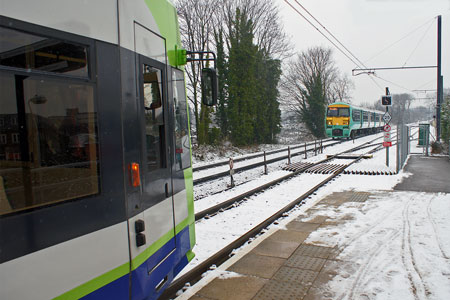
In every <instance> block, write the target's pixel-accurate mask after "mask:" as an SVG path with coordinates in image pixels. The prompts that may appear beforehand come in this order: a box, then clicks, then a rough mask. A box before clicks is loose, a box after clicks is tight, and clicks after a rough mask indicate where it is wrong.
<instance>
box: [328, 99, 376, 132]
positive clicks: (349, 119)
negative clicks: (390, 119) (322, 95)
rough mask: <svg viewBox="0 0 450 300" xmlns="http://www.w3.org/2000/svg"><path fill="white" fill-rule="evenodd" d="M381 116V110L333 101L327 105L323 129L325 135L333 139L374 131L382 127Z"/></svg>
mask: <svg viewBox="0 0 450 300" xmlns="http://www.w3.org/2000/svg"><path fill="white" fill-rule="evenodd" d="M382 116H383V112H382V111H376V110H371V109H367V108H361V107H357V106H354V105H351V104H349V103H345V102H335V103H332V104H329V105H328V107H327V112H326V118H325V131H326V134H327V136H328V137H331V138H333V139H335V138H338V139H342V138H347V139H348V138H354V137H355V136H357V135H361V134H371V133H376V132H379V131H381V129H382V128H383V120H382Z"/></svg>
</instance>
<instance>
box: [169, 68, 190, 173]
mask: <svg viewBox="0 0 450 300" xmlns="http://www.w3.org/2000/svg"><path fill="white" fill-rule="evenodd" d="M172 80H173V98H174V99H173V103H174V109H175V164H176V169H177V170H182V169H186V168H187V167H190V166H191V158H190V147H189V143H190V142H189V135H188V131H189V127H188V116H187V104H186V92H185V86H184V76H183V72H182V71H180V70H175V69H174V70H173V73H172Z"/></svg>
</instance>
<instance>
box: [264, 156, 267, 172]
mask: <svg viewBox="0 0 450 300" xmlns="http://www.w3.org/2000/svg"><path fill="white" fill-rule="evenodd" d="M264 174H266V175H267V161H266V151H264Z"/></svg>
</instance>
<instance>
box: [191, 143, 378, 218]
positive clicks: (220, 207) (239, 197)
mask: <svg viewBox="0 0 450 300" xmlns="http://www.w3.org/2000/svg"><path fill="white" fill-rule="evenodd" d="M379 138H381V137H378V138H376V139H373V140H371V141H368V142H366V143H364V144H362V145H359V146H357V147H354V148H351V149H349V150H345V151H343V152H341V153H337V154H334V155H332V156H330V157H327V158H325V159H323V160H320V161H318V162H316V163H308V164H305V165H304V166H303V167H301V168H300V169H298V170H296V171H292V173H289V174H287V175H284V176H281V177H279V178H277V179H274V180H272V181H270V182H268V183H265V184H263V185H261V186H259V187H256V188H254V189H251V190H249V191H246V192H244V193H242V194H240V195H237V196H235V197H232V198H230V199H228V200H225V201H223V202H220V203H218V204H216V205H214V206H211V207H208V208H206V209H204V210H202V211H200V212H198V213H196V214H195V220H196V221H197V220H200V219H202V218H204V217H206V216H211V215H214V214H216V213H217V212H219V211H220V210H223V209H227V208H230V207H232V205H233V204H234V203H236V202H239V201H241V200H243V199H245V198H247V197H249V196H251V195H254V194H256V193H259V192H261V191H263V190H266V189H267V188H269V187H271V186H274V185H277V184H279V183H281V182H283V181H285V180H288V179H290V178H291V177H294V176H297V175H298V174H300V173H302V172H305V171H307V170H311V171H313V170H314V168H316V167H318V166H320V165H321V164H323V163H326V162H328V161H331V160H333V159H335V158H336V157H338V156H339V155H342V154H344V153H348V152H353V151H358V150H361V149H363V148H367V147H374V146H379V145H381V143H377V144H372V143H373V142H374V141H375V140H377V139H379Z"/></svg>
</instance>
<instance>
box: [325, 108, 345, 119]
mask: <svg viewBox="0 0 450 300" xmlns="http://www.w3.org/2000/svg"><path fill="white" fill-rule="evenodd" d="M327 116H328V117H348V116H350V109H349V108H348V107H328V111H327Z"/></svg>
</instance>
